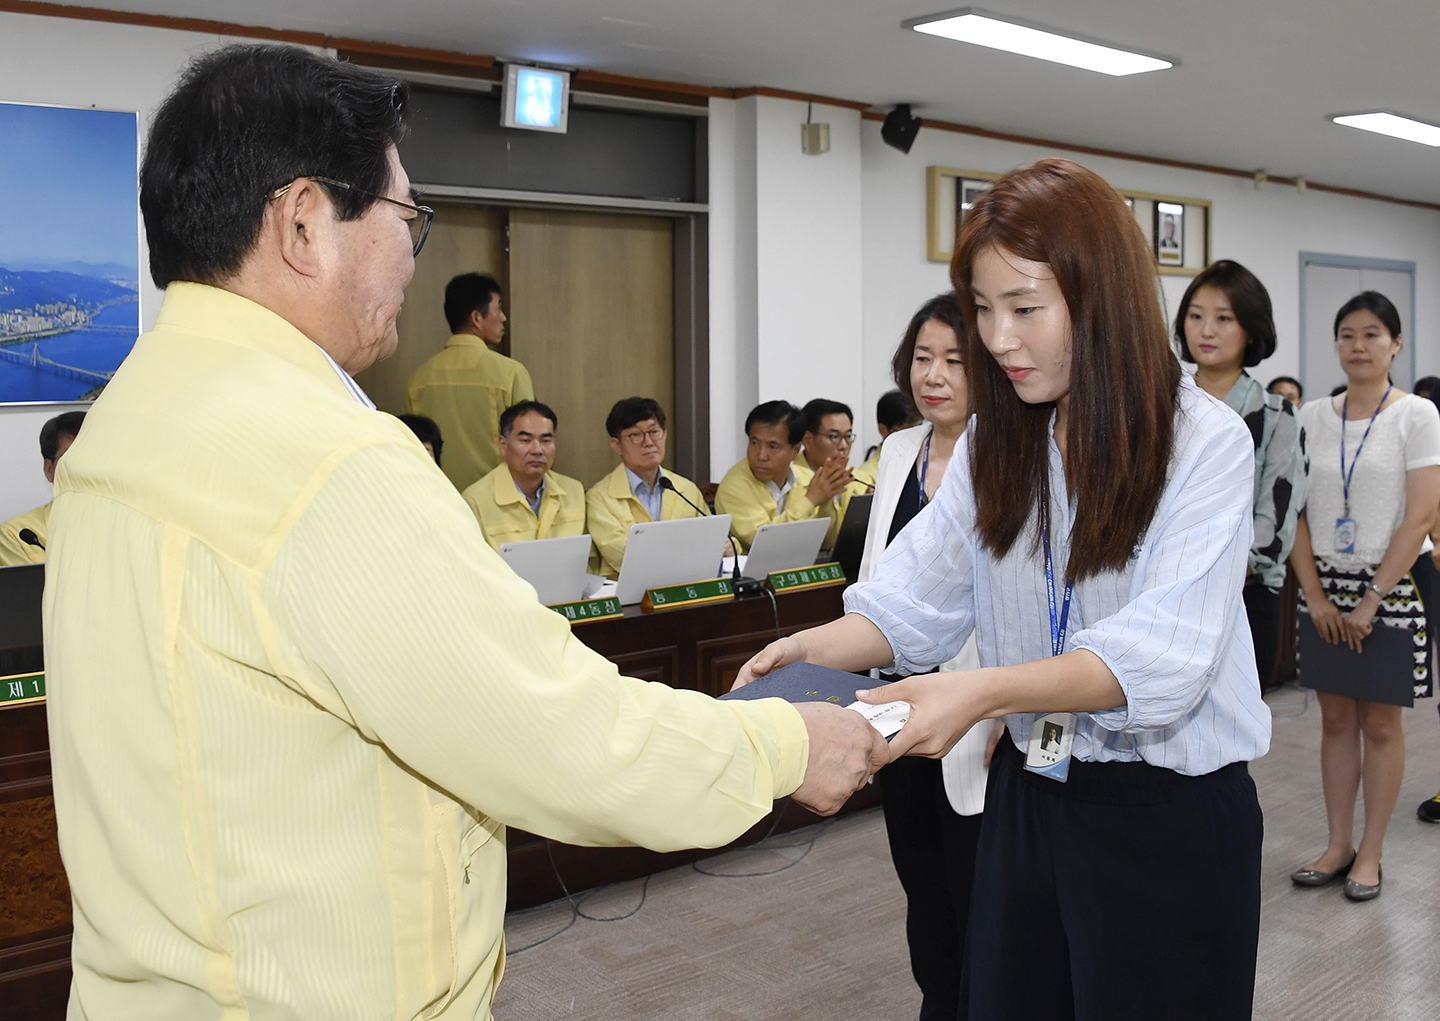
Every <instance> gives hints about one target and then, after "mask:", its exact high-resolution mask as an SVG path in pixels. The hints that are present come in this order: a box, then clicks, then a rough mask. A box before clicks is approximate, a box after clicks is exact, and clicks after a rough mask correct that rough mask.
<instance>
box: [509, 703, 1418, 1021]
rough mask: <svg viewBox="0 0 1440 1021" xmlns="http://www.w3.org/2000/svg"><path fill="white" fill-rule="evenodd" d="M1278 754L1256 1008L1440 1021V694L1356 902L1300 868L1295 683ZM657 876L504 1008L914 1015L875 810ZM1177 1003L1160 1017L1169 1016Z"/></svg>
mask: <svg viewBox="0 0 1440 1021" xmlns="http://www.w3.org/2000/svg"><path fill="white" fill-rule="evenodd" d="M1269 701H1270V703H1271V708H1272V710H1273V711H1274V713H1275V738H1274V742H1273V745H1272V747H1271V751H1270V754H1269V755H1267V756H1266V757H1265V758H1264V759H1262V760H1260V761H1259V762H1256V763H1255V764H1254V765H1253V766H1252V767H1251V768H1252V772H1253V774H1254V776H1255V779H1256V783H1257V785H1258V787H1259V790H1260V799H1261V803H1262V805H1263V806H1264V809H1265V829H1266V832H1265V851H1264V855H1265V857H1264V877H1263V887H1262V895H1263V898H1264V906H1263V909H1262V916H1261V933H1260V958H1259V962H1258V976H1257V980H1256V991H1255V1018H1257V1019H1259V1021H1281V1019H1286V1021H1289V1019H1296V1021H1326V1019H1337V1021H1338V1019H1346V1021H1352V1019H1353V1021H1370V1019H1374V1021H1412V1019H1413V1021H1434V1019H1436V1018H1440V826H1429V825H1426V824H1423V823H1421V822H1419V821H1417V820H1416V818H1415V815H1414V809H1415V805H1416V804H1417V803H1418V802H1419V801H1421V800H1422V799H1423V798H1426V797H1428V796H1430V795H1432V794H1434V793H1435V790H1436V787H1437V786H1440V722H1437V718H1436V713H1435V703H1434V701H1433V700H1427V701H1424V702H1421V703H1419V704H1418V705H1417V707H1416V708H1415V709H1413V710H1408V711H1407V712H1406V714H1405V728H1406V734H1407V740H1408V742H1409V760H1408V769H1407V779H1406V781H1405V787H1404V790H1403V791H1402V793H1401V797H1400V805H1399V807H1398V808H1397V810H1396V813H1395V817H1394V819H1393V820H1392V821H1391V824H1390V830H1389V836H1388V838H1387V842H1386V850H1385V892H1384V894H1383V895H1382V896H1381V897H1380V898H1379V899H1378V900H1376V901H1373V902H1370V903H1368V904H1351V903H1349V902H1348V901H1346V900H1345V899H1344V898H1343V897H1342V896H1341V894H1340V890H1339V888H1338V886H1337V887H1332V888H1326V889H1321V890H1301V889H1298V888H1296V887H1294V886H1293V885H1292V884H1291V883H1290V881H1289V879H1288V878H1287V877H1288V874H1289V872H1290V871H1291V870H1292V869H1294V868H1296V867H1298V866H1299V865H1301V864H1303V863H1305V862H1308V861H1309V860H1310V859H1311V858H1313V857H1314V856H1315V855H1316V854H1317V853H1318V852H1319V850H1320V848H1321V847H1322V846H1323V843H1324V839H1325V820H1324V809H1323V803H1322V800H1321V792H1320V780H1319V772H1318V755H1319V752H1318V749H1319V741H1320V728H1319V722H1320V720H1319V709H1318V707H1317V706H1316V705H1315V704H1314V699H1313V696H1310V697H1307V695H1306V693H1304V692H1302V691H1298V690H1296V689H1287V690H1284V691H1282V692H1280V693H1278V694H1276V695H1272V696H1271V698H1270V699H1269ZM812 836H813V837H814V838H815V839H814V843H813V846H812V847H811V848H810V851H809V853H808V855H806V856H805V857H804V859H803V860H802V861H800V863H799V864H798V865H796V866H795V867H793V868H790V869H787V870H786V871H783V872H779V873H776V874H774V875H769V876H763V877H754V878H717V877H712V876H705V875H701V874H699V873H697V872H696V871H694V870H693V869H691V868H689V867H685V868H681V869H675V870H673V871H671V872H666V873H661V874H659V875H657V876H655V877H653V878H652V879H651V881H650V883H649V887H648V890H646V891H645V903H644V905H643V906H642V907H641V908H640V910H639V911H638V912H637V913H636V914H635V915H634V916H633V917H631V918H629V919H626V920H624V921H618V922H610V923H599V922H593V921H589V920H586V919H583V918H582V919H580V920H579V921H578V922H576V924H575V925H574V927H573V928H571V929H569V930H568V931H566V932H564V933H562V934H561V935H559V936H556V937H555V938H554V939H552V940H550V941H548V942H546V943H544V944H541V945H540V946H537V947H534V948H533V949H530V950H526V951H524V952H522V953H519V954H517V955H515V956H513V957H511V958H510V960H509V963H508V971H507V973H506V975H505V979H504V981H503V982H502V983H501V985H500V993H499V996H498V998H497V1000H496V1004H495V1014H496V1017H497V1018H498V1019H499V1021H539V1019H550V1018H565V1017H583V1018H589V1019H596V1021H606V1019H616V1021H620V1019H625V1021H646V1019H702V1018H703V1019H707V1021H710V1019H714V1021H728V1019H742V1018H743V1019H757V1018H787V1019H790V1018H795V1019H804V1018H816V1019H825V1021H843V1019H850V1018H854V1019H856V1021H860V1019H864V1021H879V1019H890V1018H894V1019H897V1021H908V1019H912V1018H914V1017H915V1016H916V1014H917V1012H918V1010H919V1002H920V997H919V993H918V992H917V991H916V990H915V988H914V984H913V983H912V981H911V979H910V975H909V964H908V960H907V958H906V953H905V934H904V927H903V913H904V908H903V902H902V899H901V893H900V886H899V883H898V882H896V880H895V874H894V871H893V869H892V868H891V866H890V861H889V852H888V849H887V847H886V843H885V832H884V824H883V822H882V821H881V819H880V816H879V813H878V812H869V813H865V814H863V815H860V816H857V817H850V818H846V819H842V820H838V821H834V822H832V823H828V824H825V825H824V826H821V827H817V828H815V829H811V830H802V831H800V832H798V833H793V834H787V835H785V836H784V837H782V838H780V839H778V840H777V841H776V843H777V844H779V845H783V846H781V847H778V848H776V849H772V850H762V851H748V852H747V851H741V852H736V853H732V854H730V855H727V856H725V857H724V858H719V859H711V860H710V861H709V862H704V863H701V866H702V867H703V868H707V869H710V870H712V871H717V872H732V873H736V872H762V871H766V870H767V869H773V868H776V867H778V866H781V865H784V864H787V863H788V862H792V861H795V860H796V859H797V858H799V856H800V855H801V853H802V852H803V851H805V848H806V846H807V843H808V842H809V841H810V838H811V837H812ZM641 888H642V884H641V883H640V882H634V883H626V884H621V885H620V886H617V887H613V888H611V889H609V890H605V891H601V892H599V893H597V894H595V895H594V896H592V897H591V898H590V899H588V900H587V901H585V902H584V904H583V908H584V910H585V911H586V913H588V914H592V915H598V916H611V915H621V914H624V913H626V912H628V911H630V910H631V909H632V908H634V907H635V906H636V905H637V904H638V903H639V901H640V897H641ZM570 918H571V910H570V907H569V905H568V904H565V903H563V902H561V903H558V904H555V905H550V906H547V907H543V908H539V909H536V910H535V911H533V912H530V913H527V914H523V915H517V916H512V917H511V918H510V919H509V923H508V924H507V927H506V928H507V933H508V936H509V941H510V945H511V947H512V948H513V947H519V946H523V945H525V944H526V943H529V942H532V941H534V940H536V939H539V938H541V937H543V936H545V935H548V934H550V933H552V932H555V931H556V930H557V929H560V928H561V927H562V926H564V925H565V924H566V923H567V922H568V921H569V920H570ZM1160 1016H1162V1015H1157V1017H1160Z"/></svg>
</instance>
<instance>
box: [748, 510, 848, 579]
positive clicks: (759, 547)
mask: <svg viewBox="0 0 1440 1021" xmlns="http://www.w3.org/2000/svg"><path fill="white" fill-rule="evenodd" d="M828 531H830V519H829V518H811V519H810V520H809V521H782V522H778V523H777V524H773V525H761V526H760V527H759V528H758V529H757V530H756V532H755V541H754V542H752V543H751V544H750V552H749V553H748V554H747V555H746V557H745V566H744V567H743V568H742V569H741V573H742V574H743V575H745V577H747V578H762V579H763V578H764V577H765V576H766V575H768V574H769V573H770V572H771V571H789V570H792V569H793V568H796V567H809V566H810V565H811V564H813V563H815V554H817V553H819V552H820V544H821V543H822V542H824V541H825V533H826V532H828Z"/></svg>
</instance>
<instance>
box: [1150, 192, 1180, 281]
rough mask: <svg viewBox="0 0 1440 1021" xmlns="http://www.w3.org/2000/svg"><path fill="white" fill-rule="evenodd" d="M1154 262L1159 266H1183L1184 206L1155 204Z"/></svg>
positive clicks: (1163, 203) (1164, 203) (1173, 203)
mask: <svg viewBox="0 0 1440 1021" xmlns="http://www.w3.org/2000/svg"><path fill="white" fill-rule="evenodd" d="M1154 237H1155V261H1156V262H1157V263H1159V264H1160V265H1161V266H1183V265H1185V206H1184V205H1183V204H1181V203H1179V202H1156V203H1155V234H1154Z"/></svg>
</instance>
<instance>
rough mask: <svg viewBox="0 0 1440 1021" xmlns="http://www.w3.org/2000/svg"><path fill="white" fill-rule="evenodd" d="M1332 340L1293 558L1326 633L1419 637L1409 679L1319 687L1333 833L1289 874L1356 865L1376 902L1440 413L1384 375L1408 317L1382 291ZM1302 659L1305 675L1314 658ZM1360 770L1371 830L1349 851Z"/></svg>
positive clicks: (1345, 318) (1311, 409) (1349, 307)
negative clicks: (1330, 384) (1388, 632)
mask: <svg viewBox="0 0 1440 1021" xmlns="http://www.w3.org/2000/svg"><path fill="white" fill-rule="evenodd" d="M1335 340H1336V347H1337V349H1338V354H1339V357H1340V364H1341V365H1342V366H1343V367H1344V369H1345V376H1346V379H1347V384H1348V385H1347V387H1346V390H1345V393H1344V394H1343V395H1340V396H1338V397H1327V398H1322V399H1320V400H1318V401H1311V402H1310V403H1309V404H1306V405H1305V407H1304V408H1302V409H1301V410H1300V421H1301V423H1302V424H1303V425H1304V426H1305V431H1306V435H1307V437H1308V439H1309V443H1310V449H1311V452H1312V453H1313V455H1314V458H1315V472H1314V477H1313V478H1312V479H1311V487H1310V497H1309V500H1308V501H1307V503H1306V505H1305V512H1304V514H1303V515H1301V518H1300V526H1299V528H1298V530H1297V532H1296V538H1295V554H1294V556H1293V557H1292V558H1291V564H1292V565H1293V566H1294V568H1295V576H1296V577H1297V578H1298V579H1299V581H1300V591H1301V593H1302V594H1303V596H1304V600H1305V605H1306V606H1307V607H1308V608H1309V613H1310V620H1311V622H1312V623H1313V624H1314V625H1315V630H1316V631H1317V632H1319V634H1320V636H1321V637H1322V638H1324V639H1325V640H1326V641H1327V642H1331V643H1339V642H1344V643H1346V644H1347V645H1349V646H1350V647H1351V648H1352V649H1354V650H1355V651H1356V652H1359V653H1361V655H1362V656H1363V655H1364V650H1365V647H1366V643H1367V639H1368V636H1369V635H1370V634H1371V631H1372V629H1373V624H1385V625H1388V626H1390V627H1392V628H1404V629H1406V630H1408V631H1410V632H1411V633H1412V636H1413V668H1412V669H1411V676H1410V677H1396V676H1395V675H1394V673H1391V672H1388V671H1387V670H1385V669H1380V668H1378V667H1377V665H1376V664H1375V663H1370V664H1365V665H1362V666H1361V668H1360V669H1359V670H1358V671H1357V674H1356V676H1354V677H1352V678H1350V679H1349V680H1350V683H1349V684H1348V685H1347V687H1348V691H1347V693H1346V694H1336V693H1333V692H1328V691H1325V690H1321V691H1320V713H1321V718H1322V720H1323V727H1324V730H1323V733H1322V737H1321V742H1320V776H1321V782H1322V784H1323V786H1324V788H1325V812H1326V816H1327V821H1328V823H1329V829H1330V841H1329V845H1328V846H1327V847H1326V849H1325V852H1324V853H1323V854H1322V855H1320V857H1319V858H1317V859H1316V860H1315V861H1314V862H1313V863H1311V864H1310V865H1308V866H1306V867H1305V868H1302V869H1300V870H1298V871H1296V872H1295V873H1293V874H1292V875H1291V877H1290V878H1291V879H1292V880H1294V881H1295V883H1296V884H1298V885H1300V886H1323V885H1325V884H1326V883H1328V882H1330V881H1331V880H1333V879H1335V878H1337V877H1339V876H1344V875H1346V874H1347V873H1348V876H1349V878H1348V879H1347V880H1346V882H1345V896H1347V897H1349V898H1350V899H1351V900H1370V899H1371V898H1373V897H1376V896H1378V895H1379V893H1380V852H1381V848H1382V844H1383V842H1384V839H1385V827H1386V826H1387V825H1388V824H1389V822H1390V815H1391V813H1392V812H1393V811H1394V810H1395V801H1396V799H1397V798H1398V797H1399V796H1400V782H1401V780H1403V779H1404V776H1405V732H1404V730H1403V729H1402V728H1401V725H1400V709H1401V706H1402V705H1410V704H1412V700H1411V697H1410V696H1411V692H1412V690H1413V693H1414V695H1415V696H1417V697H1418V696H1425V695H1429V694H1430V677H1429V672H1428V670H1427V669H1426V654H1425V653H1426V648H1427V646H1428V644H1429V636H1428V634H1427V632H1426V629H1425V607H1424V605H1423V604H1422V603H1421V601H1420V599H1419V598H1418V596H1417V594H1416V591H1415V579H1414V576H1413V575H1412V574H1411V572H1410V568H1411V565H1412V564H1414V562H1415V558H1416V556H1418V555H1419V553H1420V546H1421V544H1422V543H1423V542H1424V540H1425V533H1426V532H1427V531H1428V530H1429V529H1430V526H1431V522H1432V521H1433V519H1434V517H1435V507H1436V505H1437V504H1440V414H1437V413H1436V410H1435V405H1433V404H1431V403H1430V402H1429V401H1427V400H1425V399H1424V398H1422V397H1416V396H1414V395H1413V394H1407V393H1404V392H1403V391H1401V390H1399V389H1397V388H1396V387H1395V386H1393V385H1392V384H1391V383H1390V379H1389V374H1390V364H1391V362H1392V360H1393V359H1394V358H1395V356H1396V355H1397V354H1399V353H1400V349H1401V347H1402V345H1403V343H1404V341H1403V338H1402V337H1401V335H1400V315H1399V313H1397V312H1396V311H1395V306H1394V305H1392V304H1391V303H1390V300H1389V299H1388V298H1386V297H1385V296H1384V295H1383V294H1380V293H1378V292H1376V291H1366V292H1365V293H1363V294H1360V295H1357V296H1356V297H1354V298H1351V299H1350V300H1349V301H1348V302H1346V303H1345V304H1344V305H1343V306H1341V308H1340V311H1339V313H1337V314H1336V316H1335ZM1300 666H1301V671H1302V679H1304V670H1305V667H1306V663H1305V662H1302V663H1301V664H1300ZM1367 666H1368V668H1367ZM1406 666H1407V667H1409V666H1410V664H1406ZM1392 669H1393V668H1392ZM1402 669H1403V668H1402ZM1407 681H1410V682H1412V683H1410V684H1407V683H1406V682H1407ZM1319 684H1320V682H1319V681H1318V680H1317V682H1316V683H1315V684H1312V685H1311V686H1312V687H1319ZM1400 691H1403V692H1404V694H1403V695H1401V694H1400ZM1356 695H1359V697H1355V696H1356ZM1362 781H1363V782H1364V785H1365V832H1364V835H1363V836H1362V837H1361V840H1360V846H1359V847H1358V848H1356V849H1353V850H1352V848H1353V847H1354V845H1353V844H1352V840H1353V839H1354V828H1355V795H1356V793H1357V792H1358V789H1359V787H1360V784H1361V782H1362Z"/></svg>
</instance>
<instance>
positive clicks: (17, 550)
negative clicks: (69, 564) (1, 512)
mask: <svg viewBox="0 0 1440 1021" xmlns="http://www.w3.org/2000/svg"><path fill="white" fill-rule="evenodd" d="M27 528H28V529H30V531H32V532H34V533H35V538H37V539H39V540H40V545H41V546H49V545H50V541H49V539H48V538H47V536H48V535H49V534H50V505H49V504H48V503H47V504H45V505H44V506H43V507H36V508H35V509H34V510H32V511H26V512H25V513H24V514H21V515H20V516H19V517H14V518H11V519H10V520H9V521H7V522H5V523H4V524H0V567H17V566H19V565H20V564H43V563H44V562H45V551H44V550H43V549H39V548H37V547H35V546H31V545H30V544H29V543H28V542H26V541H25V540H24V539H21V538H20V533H21V532H22V531H24V530H25V529H27Z"/></svg>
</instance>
